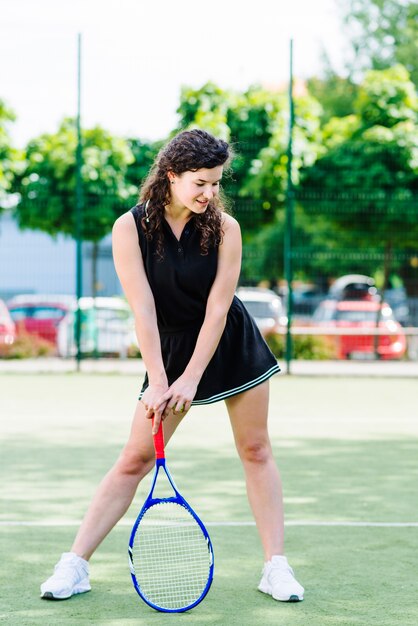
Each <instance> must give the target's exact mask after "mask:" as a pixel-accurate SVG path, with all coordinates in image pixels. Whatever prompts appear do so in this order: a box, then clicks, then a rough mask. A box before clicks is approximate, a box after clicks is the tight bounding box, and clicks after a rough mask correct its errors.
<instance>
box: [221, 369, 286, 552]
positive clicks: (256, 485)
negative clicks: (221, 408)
mask: <svg viewBox="0 0 418 626" xmlns="http://www.w3.org/2000/svg"><path fill="white" fill-rule="evenodd" d="M268 401H269V383H268V381H266V382H265V383H262V384H261V385H258V386H257V387H253V388H252V389H249V390H248V391H245V392H243V393H241V394H238V395H236V396H233V397H231V398H228V399H227V400H226V406H227V409H228V413H229V417H230V420H231V425H232V430H233V433H234V438H235V444H236V446H237V450H238V453H239V456H240V458H241V461H242V464H243V467H244V471H245V477H246V484H247V494H248V500H249V502H250V506H251V509H252V511H253V514H254V518H255V521H256V524H257V528H258V532H259V534H260V537H261V542H262V544H263V548H264V554H265V560H266V561H269V560H270V559H271V557H272V556H273V555H280V554H283V550H284V521H283V497H282V485H281V480H280V475H279V472H278V469H277V466H276V463H275V460H274V458H273V453H272V449H271V445H270V439H269V435H268V431H267V413H268Z"/></svg>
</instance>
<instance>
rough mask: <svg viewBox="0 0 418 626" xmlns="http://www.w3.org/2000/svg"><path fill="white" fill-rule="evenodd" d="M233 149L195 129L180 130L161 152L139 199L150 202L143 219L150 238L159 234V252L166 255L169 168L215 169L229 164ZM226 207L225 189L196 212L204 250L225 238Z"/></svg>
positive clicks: (180, 172)
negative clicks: (200, 210)
mask: <svg viewBox="0 0 418 626" xmlns="http://www.w3.org/2000/svg"><path fill="white" fill-rule="evenodd" d="M231 158H232V155H231V149H230V147H229V145H228V144H227V143H226V141H223V140H222V139H217V138H216V137H214V136H213V135H211V134H209V133H207V132H206V131H204V130H199V129H193V130H186V131H182V132H180V133H179V134H178V135H176V136H175V137H174V138H173V139H171V141H169V142H168V144H166V145H165V146H164V147H163V148H162V149H161V150H160V152H159V153H158V155H157V157H156V159H155V161H154V164H153V166H152V167H151V169H150V171H149V174H148V176H147V178H146V179H145V181H144V183H143V184H142V187H141V191H140V196H139V202H140V203H146V213H147V214H146V216H145V217H144V218H143V219H142V220H141V225H142V228H143V230H144V232H145V236H146V237H147V239H153V238H154V237H155V238H156V243H157V256H158V258H159V259H162V258H163V257H164V245H163V236H162V228H161V224H162V220H163V218H164V207H165V206H166V205H167V204H169V203H170V200H171V192H170V182H169V179H168V175H167V174H168V172H173V173H174V174H177V175H180V174H182V173H183V172H195V171H197V170H199V169H202V168H205V169H211V168H213V167H217V166H219V165H228V164H229V163H230V161H231ZM224 211H226V205H225V199H224V197H223V194H222V192H221V193H220V194H219V195H217V196H214V197H213V198H212V199H211V200H210V202H209V204H208V206H207V208H206V211H205V212H204V213H202V214H201V215H195V224H196V228H197V230H198V231H200V250H201V254H204V255H205V254H207V253H208V251H209V248H211V247H214V246H218V245H219V244H220V243H221V242H222V236H223V231H222V212H224Z"/></svg>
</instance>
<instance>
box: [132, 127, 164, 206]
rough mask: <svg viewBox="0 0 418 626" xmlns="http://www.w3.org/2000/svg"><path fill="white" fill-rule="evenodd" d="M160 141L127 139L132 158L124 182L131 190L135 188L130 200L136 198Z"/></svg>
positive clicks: (160, 144)
mask: <svg viewBox="0 0 418 626" xmlns="http://www.w3.org/2000/svg"><path fill="white" fill-rule="evenodd" d="M162 143H163V142H162V141H156V142H151V143H148V142H145V141H142V140H141V139H132V138H131V139H128V140H127V144H128V147H129V149H130V150H131V152H132V155H133V159H134V160H133V161H132V162H131V163H129V164H128V167H127V170H126V174H125V183H126V184H127V186H128V189H129V190H130V191H131V192H132V191H133V190H134V189H135V195H134V196H132V201H134V202H136V200H137V195H138V194H137V191H138V190H139V188H140V186H141V183H142V181H143V180H144V179H145V177H146V176H147V174H148V172H149V170H150V168H151V166H152V164H153V163H154V159H155V157H156V156H157V153H158V150H159V149H160V147H161V146H162Z"/></svg>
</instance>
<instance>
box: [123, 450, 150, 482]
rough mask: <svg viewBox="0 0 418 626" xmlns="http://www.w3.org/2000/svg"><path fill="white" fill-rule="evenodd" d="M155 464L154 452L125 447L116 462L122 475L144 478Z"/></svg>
mask: <svg viewBox="0 0 418 626" xmlns="http://www.w3.org/2000/svg"><path fill="white" fill-rule="evenodd" d="M154 462H155V457H154V453H153V452H149V453H148V452H144V451H141V450H139V449H138V448H133V447H131V446H125V448H124V449H123V450H122V452H121V454H120V456H119V458H118V460H117V461H116V467H117V469H118V471H119V472H120V473H121V474H127V475H129V476H138V477H139V478H142V477H143V476H145V474H148V472H149V471H150V469H151V468H152V467H153V465H154Z"/></svg>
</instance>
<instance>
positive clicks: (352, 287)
mask: <svg viewBox="0 0 418 626" xmlns="http://www.w3.org/2000/svg"><path fill="white" fill-rule="evenodd" d="M328 295H329V297H330V298H336V299H337V300H376V301H377V302H380V301H381V300H382V297H383V299H384V301H385V302H386V303H387V304H388V305H389V306H390V307H391V309H392V311H393V315H394V316H395V319H396V320H397V321H398V322H399V323H400V324H402V325H403V326H407V325H408V323H409V322H410V311H409V304H408V296H407V293H406V290H405V288H404V287H399V286H398V287H394V286H393V285H392V284H389V286H388V287H387V289H385V291H384V293H383V294H380V293H379V292H378V290H377V288H376V285H375V281H374V279H373V278H372V277H371V276H365V275H364V274H346V275H345V276H341V277H340V278H338V279H337V280H336V281H335V282H334V283H333V284H332V285H331V287H330V289H329V294H328Z"/></svg>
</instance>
